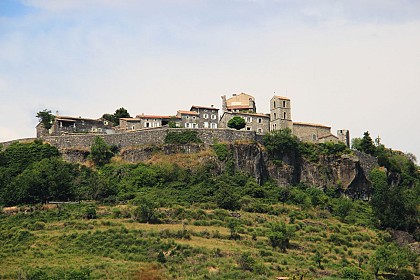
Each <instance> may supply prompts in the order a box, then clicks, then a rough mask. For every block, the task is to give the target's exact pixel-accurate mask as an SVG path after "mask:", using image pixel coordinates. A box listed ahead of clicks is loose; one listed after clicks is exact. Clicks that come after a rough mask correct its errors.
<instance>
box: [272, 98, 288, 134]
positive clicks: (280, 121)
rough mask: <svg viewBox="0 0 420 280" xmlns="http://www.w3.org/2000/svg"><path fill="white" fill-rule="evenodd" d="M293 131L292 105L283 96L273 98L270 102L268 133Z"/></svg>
mask: <svg viewBox="0 0 420 280" xmlns="http://www.w3.org/2000/svg"><path fill="white" fill-rule="evenodd" d="M286 127H287V128H290V129H291V130H292V129H293V123H292V104H291V103H290V99H289V98H287V97H283V96H276V95H275V96H273V98H271V100H270V131H274V130H279V129H283V128H286Z"/></svg>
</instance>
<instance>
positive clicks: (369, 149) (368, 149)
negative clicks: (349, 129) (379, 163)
mask: <svg viewBox="0 0 420 280" xmlns="http://www.w3.org/2000/svg"><path fill="white" fill-rule="evenodd" d="M360 148H361V150H362V152H364V153H366V154H369V155H375V151H376V147H375V144H373V140H372V138H371V137H370V134H369V131H366V132H365V133H363V138H362V141H361V142H360Z"/></svg>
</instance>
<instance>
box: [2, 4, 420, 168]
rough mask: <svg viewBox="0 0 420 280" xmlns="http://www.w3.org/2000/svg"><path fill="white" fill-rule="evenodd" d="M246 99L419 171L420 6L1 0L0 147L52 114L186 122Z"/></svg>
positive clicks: (25, 134) (30, 131)
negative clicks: (380, 148)
mask: <svg viewBox="0 0 420 280" xmlns="http://www.w3.org/2000/svg"><path fill="white" fill-rule="evenodd" d="M239 92H246V93H249V94H252V95H254V96H255V98H256V102H257V109H258V111H259V112H261V113H267V112H268V110H269V100H270V98H271V97H272V96H273V94H274V92H275V93H276V94H277V95H285V96H288V97H289V98H291V100H292V118H293V120H294V121H303V122H314V123H321V124H326V125H330V126H332V130H333V132H334V133H335V131H336V130H337V129H342V128H347V129H349V130H350V133H351V137H361V136H362V134H363V132H364V131H367V130H368V131H370V133H371V135H372V138H375V137H377V136H378V135H380V137H381V138H382V142H383V143H384V144H385V145H386V146H388V147H391V148H394V149H398V150H402V151H404V152H412V153H414V154H416V155H417V157H418V158H419V160H420V145H419V144H418V143H420V125H419V122H420V1H418V0H413V1H404V0H399V1H396V0H392V1H390V0H371V1H369V0H352V1H348V0H343V1H340V0H331V1H322V0H313V1H293V0H290V1H286V0H278V1H274V0H272V1H268V0H179V1H177V0H166V1H165V0H153V1H142V0H0V142H1V141H6V140H11V139H15V138H24V137H34V136H35V125H36V124H37V119H36V118H35V115H36V112H38V111H40V110H43V109H49V110H51V111H52V112H54V113H55V111H57V110H58V111H59V112H60V114H62V115H72V116H83V117H88V118H99V117H100V116H102V114H104V113H113V112H114V111H115V109H117V108H120V107H125V108H126V109H127V110H128V111H129V112H130V114H131V115H134V116H135V115H137V114H141V113H145V114H162V115H167V114H170V115H173V114H175V113H176V110H178V109H184V110H185V109H189V108H190V106H191V105H203V106H206V105H211V104H214V105H216V106H217V107H219V108H220V107H221V105H220V103H221V98H220V96H221V95H224V94H226V95H227V96H230V95H231V94H232V93H239Z"/></svg>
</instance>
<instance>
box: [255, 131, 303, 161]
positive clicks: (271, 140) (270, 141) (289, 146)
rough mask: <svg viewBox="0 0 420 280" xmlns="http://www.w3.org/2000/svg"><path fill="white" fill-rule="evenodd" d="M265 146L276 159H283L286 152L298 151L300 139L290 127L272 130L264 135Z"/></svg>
mask: <svg viewBox="0 0 420 280" xmlns="http://www.w3.org/2000/svg"><path fill="white" fill-rule="evenodd" d="M263 142H264V146H265V147H266V148H267V151H268V152H269V153H270V155H271V157H272V158H274V159H281V158H282V157H283V156H284V155H285V154H288V153H297V152H298V150H299V140H298V139H297V137H296V136H295V135H293V134H292V131H291V130H290V129H289V128H285V129H280V130H275V131H272V132H270V133H268V134H266V135H264V137H263Z"/></svg>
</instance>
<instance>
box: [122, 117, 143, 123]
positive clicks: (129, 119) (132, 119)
mask: <svg viewBox="0 0 420 280" xmlns="http://www.w3.org/2000/svg"><path fill="white" fill-rule="evenodd" d="M120 120H123V121H128V122H135V121H137V122H138V121H140V119H139V118H120Z"/></svg>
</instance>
